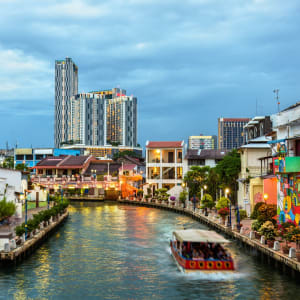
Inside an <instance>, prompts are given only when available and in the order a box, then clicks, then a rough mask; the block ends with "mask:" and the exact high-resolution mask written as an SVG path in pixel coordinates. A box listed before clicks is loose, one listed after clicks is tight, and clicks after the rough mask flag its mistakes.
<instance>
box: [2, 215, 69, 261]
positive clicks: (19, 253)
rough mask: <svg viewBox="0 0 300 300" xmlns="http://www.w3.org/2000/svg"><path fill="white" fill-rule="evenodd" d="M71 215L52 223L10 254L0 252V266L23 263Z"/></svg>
mask: <svg viewBox="0 0 300 300" xmlns="http://www.w3.org/2000/svg"><path fill="white" fill-rule="evenodd" d="M68 216H69V213H68V212H65V213H64V214H62V215H61V216H59V217H57V219H56V220H55V221H53V222H51V223H50V224H49V225H48V226H47V227H44V228H43V229H41V230H39V232H38V233H37V234H35V235H34V236H33V237H31V238H29V239H27V240H26V241H25V242H24V243H23V244H22V245H20V246H17V248H15V249H12V250H11V251H9V252H5V251H1V252H0V265H5V264H15V263H17V262H20V261H22V260H23V259H24V258H26V257H27V256H29V255H30V254H31V253H32V252H33V251H34V250H35V249H36V248H38V247H39V246H40V245H41V243H42V242H43V241H44V240H46V239H47V238H48V237H49V236H50V235H51V234H52V233H53V232H55V231H56V230H57V229H58V228H59V226H61V225H62V224H63V222H64V221H65V220H66V219H67V218H68Z"/></svg>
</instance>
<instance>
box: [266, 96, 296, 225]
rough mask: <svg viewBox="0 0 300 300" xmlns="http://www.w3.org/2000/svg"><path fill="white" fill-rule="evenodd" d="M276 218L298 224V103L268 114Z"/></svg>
mask: <svg viewBox="0 0 300 300" xmlns="http://www.w3.org/2000/svg"><path fill="white" fill-rule="evenodd" d="M272 122H273V132H272V134H271V136H272V141H270V142H269V143H270V145H271V146H272V153H273V171H274V174H275V175H276V178H277V211H278V212H279V214H278V221H279V222H280V223H282V222H287V221H290V222H293V223H294V224H295V225H298V226H300V189H299V187H300V102H297V103H296V104H294V105H292V106H290V107H288V108H287V109H285V110H283V111H281V112H279V113H277V114H275V115H273V116H272Z"/></svg>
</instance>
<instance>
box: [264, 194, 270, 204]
mask: <svg viewBox="0 0 300 300" xmlns="http://www.w3.org/2000/svg"><path fill="white" fill-rule="evenodd" d="M268 199H269V195H268V194H267V193H265V194H264V202H265V203H266V202H267V200H268Z"/></svg>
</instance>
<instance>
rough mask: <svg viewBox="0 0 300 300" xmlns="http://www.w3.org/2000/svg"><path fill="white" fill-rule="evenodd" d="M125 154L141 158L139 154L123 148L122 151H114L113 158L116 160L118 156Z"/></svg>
mask: <svg viewBox="0 0 300 300" xmlns="http://www.w3.org/2000/svg"><path fill="white" fill-rule="evenodd" d="M126 155H127V156H130V157H134V158H141V155H140V154H138V153H136V152H134V151H130V150H124V151H119V152H117V153H115V154H114V157H113V159H114V160H117V159H118V158H121V157H124V156H126Z"/></svg>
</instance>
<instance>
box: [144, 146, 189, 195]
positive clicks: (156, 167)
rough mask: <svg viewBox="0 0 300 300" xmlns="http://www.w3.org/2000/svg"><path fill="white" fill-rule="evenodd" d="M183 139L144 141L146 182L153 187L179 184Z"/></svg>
mask: <svg viewBox="0 0 300 300" xmlns="http://www.w3.org/2000/svg"><path fill="white" fill-rule="evenodd" d="M183 147H184V142H183V141H172V142H152V141H147V143H146V183H147V184H149V185H151V186H154V189H158V188H167V189H168V190H170V189H171V188H173V187H176V186H181V183H182V176H183Z"/></svg>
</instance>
